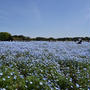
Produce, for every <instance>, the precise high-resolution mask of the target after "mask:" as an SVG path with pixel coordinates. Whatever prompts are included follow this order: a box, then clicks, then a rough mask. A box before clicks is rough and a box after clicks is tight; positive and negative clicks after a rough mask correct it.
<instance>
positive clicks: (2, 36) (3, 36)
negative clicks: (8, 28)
mask: <svg viewBox="0 0 90 90" xmlns="http://www.w3.org/2000/svg"><path fill="white" fill-rule="evenodd" d="M79 39H82V40H83V41H88V42H89V41H90V37H65V38H53V37H50V38H45V37H36V38H30V37H27V36H24V35H11V34H10V33H8V32H0V41H78V40H79Z"/></svg>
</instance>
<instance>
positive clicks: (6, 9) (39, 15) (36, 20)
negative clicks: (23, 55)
mask: <svg viewBox="0 0 90 90" xmlns="http://www.w3.org/2000/svg"><path fill="white" fill-rule="evenodd" d="M0 32H9V33H11V34H12V35H25V36H29V37H54V38H59V37H86V36H89V37H90V0H0Z"/></svg>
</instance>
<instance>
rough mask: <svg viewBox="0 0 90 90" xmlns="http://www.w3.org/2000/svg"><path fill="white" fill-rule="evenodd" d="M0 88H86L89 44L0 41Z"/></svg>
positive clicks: (89, 87) (89, 84)
mask: <svg viewBox="0 0 90 90" xmlns="http://www.w3.org/2000/svg"><path fill="white" fill-rule="evenodd" d="M0 90H90V43H88V42H83V43H82V44H76V43H75V42H45V41H41V42H39V41H31V42H0Z"/></svg>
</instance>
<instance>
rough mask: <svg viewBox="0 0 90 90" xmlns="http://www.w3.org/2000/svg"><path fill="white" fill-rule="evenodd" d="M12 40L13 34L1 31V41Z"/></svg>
mask: <svg viewBox="0 0 90 90" xmlns="http://www.w3.org/2000/svg"><path fill="white" fill-rule="evenodd" d="M10 40H12V36H11V34H10V33H8V32H0V41H10Z"/></svg>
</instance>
